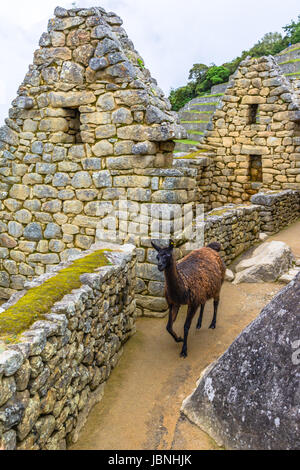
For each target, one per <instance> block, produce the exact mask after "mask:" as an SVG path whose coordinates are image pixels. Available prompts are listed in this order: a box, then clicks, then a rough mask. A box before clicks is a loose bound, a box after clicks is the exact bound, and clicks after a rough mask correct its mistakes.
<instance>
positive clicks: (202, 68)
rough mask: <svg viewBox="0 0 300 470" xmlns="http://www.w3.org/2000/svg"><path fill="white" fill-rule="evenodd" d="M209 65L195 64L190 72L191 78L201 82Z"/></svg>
mask: <svg viewBox="0 0 300 470" xmlns="http://www.w3.org/2000/svg"><path fill="white" fill-rule="evenodd" d="M207 70H208V66H207V65H205V64H194V65H193V67H192V68H191V70H190V72H189V80H193V81H194V82H197V83H200V82H201V81H202V79H204V78H205V74H206V72H207Z"/></svg>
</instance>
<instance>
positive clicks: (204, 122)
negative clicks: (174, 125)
mask: <svg viewBox="0 0 300 470" xmlns="http://www.w3.org/2000/svg"><path fill="white" fill-rule="evenodd" d="M194 123H196V124H208V123H209V121H181V124H194Z"/></svg>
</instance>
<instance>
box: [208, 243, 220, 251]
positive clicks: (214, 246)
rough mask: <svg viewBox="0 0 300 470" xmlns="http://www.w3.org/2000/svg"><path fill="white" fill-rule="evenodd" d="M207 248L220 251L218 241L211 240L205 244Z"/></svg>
mask: <svg viewBox="0 0 300 470" xmlns="http://www.w3.org/2000/svg"><path fill="white" fill-rule="evenodd" d="M207 248H211V249H212V250H215V251H217V252H219V251H221V245H220V243H218V242H212V243H210V244H209V245H207Z"/></svg>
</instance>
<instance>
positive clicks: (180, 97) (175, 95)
mask: <svg viewBox="0 0 300 470" xmlns="http://www.w3.org/2000/svg"><path fill="white" fill-rule="evenodd" d="M196 96H197V95H196V90H195V84H194V83H193V82H190V83H188V84H187V85H186V86H183V87H180V88H177V89H176V90H174V89H172V90H171V93H170V96H169V100H170V102H171V105H172V109H173V110H174V111H179V109H181V108H183V106H184V105H185V104H186V103H188V102H189V101H190V100H191V99H193V98H195V97H196Z"/></svg>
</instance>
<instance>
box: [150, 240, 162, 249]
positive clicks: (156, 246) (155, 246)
mask: <svg viewBox="0 0 300 470" xmlns="http://www.w3.org/2000/svg"><path fill="white" fill-rule="evenodd" d="M151 245H152V246H153V248H154V249H155V250H156V251H161V248H160V247H159V246H158V245H156V243H154V241H153V240H151Z"/></svg>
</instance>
